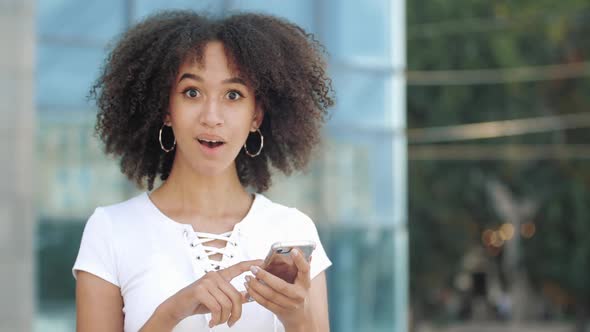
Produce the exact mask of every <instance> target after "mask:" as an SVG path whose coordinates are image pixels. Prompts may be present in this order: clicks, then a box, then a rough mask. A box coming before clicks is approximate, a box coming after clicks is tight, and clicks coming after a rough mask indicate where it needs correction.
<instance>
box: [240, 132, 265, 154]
mask: <svg viewBox="0 0 590 332" xmlns="http://www.w3.org/2000/svg"><path fill="white" fill-rule="evenodd" d="M256 131H257V132H258V135H260V147H259V148H258V151H257V152H256V153H254V154H252V153H250V151H248V147H247V146H246V143H244V150H245V151H246V154H247V155H249V156H250V157H251V158H254V157H257V156H258V155H259V154H260V152H262V147H264V136H262V133H261V132H260V129H256Z"/></svg>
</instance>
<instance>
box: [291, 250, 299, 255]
mask: <svg viewBox="0 0 590 332" xmlns="http://www.w3.org/2000/svg"><path fill="white" fill-rule="evenodd" d="M291 255H293V256H297V255H299V251H298V250H297V249H293V250H292V251H291Z"/></svg>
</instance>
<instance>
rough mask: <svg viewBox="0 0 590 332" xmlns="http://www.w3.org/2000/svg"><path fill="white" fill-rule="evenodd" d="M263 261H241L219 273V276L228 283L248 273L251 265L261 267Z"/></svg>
mask: <svg viewBox="0 0 590 332" xmlns="http://www.w3.org/2000/svg"><path fill="white" fill-rule="evenodd" d="M263 262H264V261H263V260H261V259H255V260H251V261H243V262H240V263H237V264H234V265H232V266H230V267H228V268H226V269H223V270H221V271H219V275H221V277H222V278H223V279H225V280H226V281H230V280H232V279H233V278H235V277H237V276H239V275H240V274H242V273H244V272H246V271H250V267H251V266H252V265H256V266H261V265H262V263H263Z"/></svg>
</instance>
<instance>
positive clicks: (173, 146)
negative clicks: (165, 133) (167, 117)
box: [158, 123, 176, 153]
mask: <svg viewBox="0 0 590 332" xmlns="http://www.w3.org/2000/svg"><path fill="white" fill-rule="evenodd" d="M165 125H166V124H165V123H164V124H162V127H160V135H159V136H158V137H159V140H160V147H161V148H162V150H164V152H166V153H168V152H170V151H172V150H174V148H175V147H176V137H174V143H173V144H172V147H171V148H170V149H166V148H165V147H164V144H163V143H162V129H164V126H165Z"/></svg>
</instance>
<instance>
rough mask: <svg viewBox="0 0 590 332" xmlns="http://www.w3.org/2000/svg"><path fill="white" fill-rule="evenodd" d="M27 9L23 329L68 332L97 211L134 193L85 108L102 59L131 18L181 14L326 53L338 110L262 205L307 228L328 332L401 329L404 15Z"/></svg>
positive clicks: (383, 9)
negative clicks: (32, 226) (32, 21)
mask: <svg viewBox="0 0 590 332" xmlns="http://www.w3.org/2000/svg"><path fill="white" fill-rule="evenodd" d="M36 5H37V9H36V13H37V14H36V15H37V16H36V35H37V45H36V51H35V52H36V73H35V83H36V88H35V91H36V93H35V106H36V110H37V131H36V133H37V134H36V135H37V137H36V152H37V153H36V158H37V159H38V160H37V162H36V169H35V171H36V173H37V175H36V176H37V179H38V183H37V186H38V188H37V190H36V192H38V195H37V197H36V198H35V199H36V205H35V206H36V218H37V227H36V236H35V241H34V243H35V246H36V247H35V257H36V259H35V264H36V266H35V269H36V278H35V282H36V306H37V310H36V315H35V324H34V326H35V331H38V332H41V331H43V332H44V331H65V330H74V327H75V303H74V289H75V281H74V279H73V277H72V276H71V272H70V269H71V266H72V265H73V263H74V259H75V256H76V254H77V250H78V246H79V243H80V237H81V234H82V230H83V227H84V224H85V222H86V220H87V218H88V216H90V214H91V213H92V211H93V210H94V208H95V207H96V206H98V205H106V204H112V203H115V202H119V201H122V200H125V199H127V198H129V197H131V196H133V195H136V194H137V193H138V192H139V191H138V189H137V188H135V187H134V185H133V184H131V183H130V182H128V181H127V180H126V178H125V177H124V176H123V175H122V174H121V173H120V171H119V165H118V162H117V161H116V160H113V159H110V158H108V157H106V156H104V154H103V153H102V146H101V144H100V143H99V142H98V140H97V139H96V137H94V135H93V130H94V123H95V114H96V108H95V106H94V105H93V104H92V103H90V102H88V101H87V95H88V91H89V89H90V87H91V85H92V83H93V81H94V79H96V77H97V75H98V73H99V70H100V68H101V65H102V62H103V59H104V58H105V56H106V52H107V50H108V49H109V46H111V43H112V42H113V41H114V40H115V39H116V37H117V36H118V35H119V34H121V33H122V32H123V31H125V30H126V29H127V28H128V27H129V26H130V25H131V24H133V23H134V22H136V21H138V20H139V19H141V18H142V17H145V16H146V15H149V14H151V13H154V12H155V11H158V10H162V9H175V8H185V9H192V10H197V11H206V12H208V13H211V14H215V15H226V14H229V13H232V12H235V11H260V12H265V13H270V14H274V15H278V16H282V17H285V18H287V19H289V20H291V21H293V22H295V23H297V24H299V25H301V26H302V27H303V28H304V29H306V30H307V31H309V32H312V33H314V34H315V35H316V37H317V38H318V39H319V40H320V41H321V42H322V43H323V44H324V45H325V46H326V49H327V52H328V54H329V56H328V59H329V71H330V75H331V77H332V78H333V81H334V88H335V90H336V97H337V104H336V106H335V107H334V108H333V109H332V113H333V115H332V117H331V119H330V121H329V123H328V125H327V127H326V130H325V140H324V145H323V146H322V148H321V150H320V153H319V154H318V155H317V158H316V159H315V161H314V162H313V163H312V165H311V167H310V172H308V173H306V174H296V175H294V176H292V177H289V178H285V177H283V176H280V175H277V177H275V179H274V184H275V185H274V187H273V188H272V189H271V190H270V191H269V192H268V193H267V195H268V196H269V197H271V198H272V199H274V200H276V201H278V202H281V203H283V204H285V205H290V206H297V207H298V208H299V209H300V210H302V211H304V212H305V213H307V214H309V215H310V216H311V217H312V218H313V219H314V220H315V222H316V225H317V226H318V229H319V230H320V233H321V234H320V235H321V237H322V240H323V243H324V246H325V247H326V250H327V252H328V255H329V256H330V258H331V259H332V261H333V263H334V265H333V266H332V267H331V268H330V269H329V270H328V271H327V276H328V288H329V289H328V291H329V305H330V323H331V328H332V330H333V331H344V332H347V331H406V330H407V277H406V275H407V231H406V219H407V218H406V176H405V172H406V166H405V165H406V148H405V146H406V145H405V136H404V129H405V114H404V112H405V91H404V86H405V82H404V80H403V75H402V74H403V70H404V67H405V55H404V53H405V49H404V46H403V45H404V43H405V41H404V40H405V38H404V31H403V26H404V16H405V12H404V6H403V2H402V1H395V0H392V1H386V0H370V1H363V2H362V3H361V2H354V1H337V0H325V1H312V0H289V1H287V0H283V1H278V0H276V1H268V0H249V1H238V0H234V1H231V0H208V1H204V0H199V1H195V0H167V1H163V0H104V1H87V2H82V1H74V0H52V1H50V0H42V1H38V2H37V4H36Z"/></svg>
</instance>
